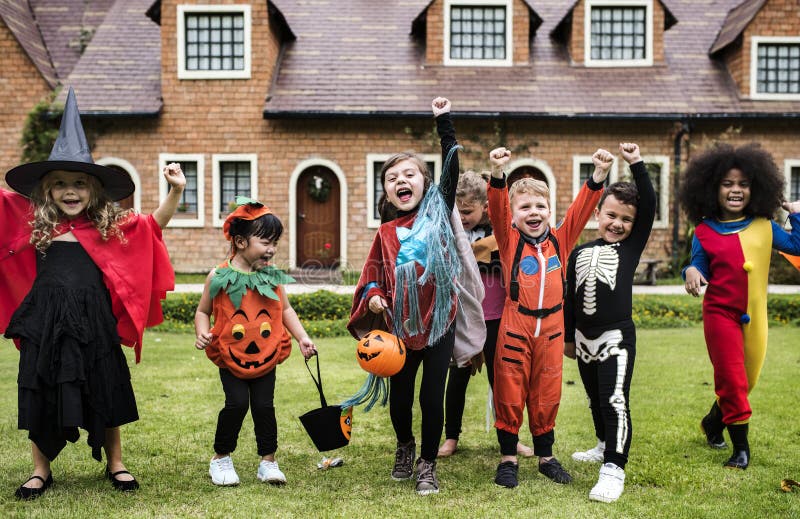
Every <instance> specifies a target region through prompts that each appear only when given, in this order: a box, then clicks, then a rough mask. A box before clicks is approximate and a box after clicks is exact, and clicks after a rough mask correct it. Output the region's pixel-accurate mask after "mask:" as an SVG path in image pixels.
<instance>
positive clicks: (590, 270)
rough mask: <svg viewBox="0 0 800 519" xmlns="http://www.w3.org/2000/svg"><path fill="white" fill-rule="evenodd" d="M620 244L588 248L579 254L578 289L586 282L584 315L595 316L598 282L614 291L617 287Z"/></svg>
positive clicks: (576, 269)
mask: <svg viewBox="0 0 800 519" xmlns="http://www.w3.org/2000/svg"><path fill="white" fill-rule="evenodd" d="M618 246H619V244H618V243H613V244H610V245H600V246H597V247H588V248H586V249H583V250H581V251H580V252H579V253H578V257H577V258H576V260H575V283H576V288H577V287H579V286H581V285H582V284H583V283H584V282H585V283H586V286H585V287H584V289H583V313H585V314H586V315H593V314H594V313H595V312H596V311H597V294H596V293H595V291H596V289H597V281H598V280H600V281H601V282H603V283H605V284H606V285H608V286H609V288H611V290H614V287H616V285H617V269H618V268H619V255H618V254H617V247H618Z"/></svg>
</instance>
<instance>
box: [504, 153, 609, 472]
mask: <svg viewBox="0 0 800 519" xmlns="http://www.w3.org/2000/svg"><path fill="white" fill-rule="evenodd" d="M489 158H490V160H491V162H492V178H491V181H490V183H489V190H488V195H489V219H490V220H491V222H492V228H493V230H494V234H495V236H496V238H497V246H498V248H499V251H500V263H501V265H502V270H503V280H504V282H505V286H506V287H507V288H506V300H505V303H504V306H503V316H502V318H501V321H500V333H499V336H498V338H497V347H496V349H495V359H494V360H495V362H494V388H493V389H494V406H495V411H496V415H497V419H496V421H495V429H496V430H497V440H498V442H499V443H500V453H501V454H502V458H501V460H500V464H499V465H498V467H497V472H496V474H495V480H494V481H495V483H496V484H497V485H500V486H504V487H507V488H513V487H516V486H517V484H518V481H517V473H518V465H517V443H518V442H519V429H520V426H521V425H522V421H523V411H524V410H525V407H527V408H528V422H529V424H530V429H531V434H532V436H533V449H534V454H535V455H536V456H538V457H539V472H540V473H541V474H544V475H545V476H546V477H548V478H550V479H551V480H553V481H555V482H556V483H562V484H563V483H569V482H570V481H572V477H571V476H570V475H569V473H567V471H566V470H564V468H563V467H562V466H561V464H560V463H559V462H558V460H557V459H556V458H555V457H553V442H554V439H555V434H554V429H555V422H556V415H557V414H558V406H559V403H560V401H561V366H562V362H563V360H562V358H561V353H562V351H563V341H564V334H563V332H564V317H563V314H562V304H563V301H564V286H565V282H564V277H565V274H564V266H565V265H566V261H567V257H568V256H569V253H570V250H571V249H572V247H574V246H575V242H576V241H577V240H578V237H579V236H580V233H581V231H582V230H583V227H584V226H585V225H586V222H587V221H588V220H589V218H591V216H592V208H593V207H594V206H595V204H596V203H597V202H598V201H599V200H600V196H601V194H602V189H603V182H604V181H605V179H606V176H607V175H608V170H609V168H610V167H611V165H612V164H613V162H614V156H613V155H612V154H611V153H609V152H607V151H605V150H597V152H595V154H594V155H593V156H592V161H593V162H594V164H595V170H594V172H593V173H592V177H591V178H589V179H588V180H587V182H586V183H585V184H584V185H583V187H581V190H580V192H579V193H578V196H577V197H576V199H575V200H574V201H573V202H572V204H570V206H569V208H568V209H567V214H566V215H565V216H564V221H563V222H562V223H561V224H560V225H558V226H556V227H554V228H552V229H551V228H550V226H549V224H548V222H549V219H550V215H551V208H550V201H549V196H550V190H549V188H548V187H547V184H545V183H544V182H542V181H541V180H535V179H531V178H525V179H521V180H518V181H516V182H515V183H514V184H513V185H512V186H511V188H510V190H507V189H506V179H505V175H504V173H503V166H505V164H506V163H507V162H508V161H509V160H510V158H511V152H510V151H509V150H507V149H506V148H497V149H494V150H492V151H491V153H490V154H489Z"/></svg>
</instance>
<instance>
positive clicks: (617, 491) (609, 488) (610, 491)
mask: <svg viewBox="0 0 800 519" xmlns="http://www.w3.org/2000/svg"><path fill="white" fill-rule="evenodd" d="M624 488H625V471H624V470H622V469H621V468H619V467H617V466H616V465H614V464H613V463H604V464H603V466H602V467H600V477H599V478H598V480H597V484H596V485H595V486H594V487H593V488H592V490H590V491H589V499H591V500H592V501H602V502H603V503H613V502H614V501H616V500H617V499H619V496H621V495H622V490H623V489H624Z"/></svg>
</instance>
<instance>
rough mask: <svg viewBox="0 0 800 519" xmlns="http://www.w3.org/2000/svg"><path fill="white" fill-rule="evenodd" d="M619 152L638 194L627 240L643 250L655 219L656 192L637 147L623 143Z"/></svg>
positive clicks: (630, 143) (629, 143)
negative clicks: (628, 169)
mask: <svg viewBox="0 0 800 519" xmlns="http://www.w3.org/2000/svg"><path fill="white" fill-rule="evenodd" d="M619 151H620V154H621V155H622V158H623V159H625V162H627V163H628V164H629V165H630V167H631V173H633V181H634V183H635V184H636V190H637V191H638V192H639V205H638V206H637V207H636V220H634V222H633V229H632V230H631V235H630V237H629V239H630V240H631V241H632V242H635V243H637V244H638V245H639V248H640V249H641V250H644V246H645V245H646V244H647V239H648V238H649V237H650V231H651V230H652V229H653V221H654V220H655V217H656V191H655V189H653V181H652V180H651V179H650V175H649V174H648V172H647V166H646V165H645V163H644V161H643V160H642V156H641V155H640V154H639V146H638V145H636V144H634V143H632V142H623V143H621V144H620V145H619Z"/></svg>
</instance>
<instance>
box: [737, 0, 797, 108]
mask: <svg viewBox="0 0 800 519" xmlns="http://www.w3.org/2000/svg"><path fill="white" fill-rule="evenodd" d="M798 35H800V11H798V8H797V0H769V1H768V2H767V3H766V4H764V6H763V7H762V8H761V10H760V11H759V12H758V14H756V16H755V18H753V20H752V21H751V22H750V24H749V25H748V26H747V28H746V29H745V30H744V33H743V34H742V39H741V45H733V46H732V47H733V48H732V49H731V50H730V51H729V52H726V53H725V54H724V57H723V59H724V61H725V65H726V66H727V67H728V71H729V72H730V74H731V77H733V79H734V81H736V84H737V85H738V87H739V93H740V94H741V96H742V97H744V98H749V97H750V66H751V62H750V53H751V47H752V42H753V37H754V36H789V37H797V36H798Z"/></svg>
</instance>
